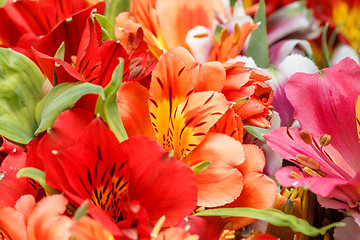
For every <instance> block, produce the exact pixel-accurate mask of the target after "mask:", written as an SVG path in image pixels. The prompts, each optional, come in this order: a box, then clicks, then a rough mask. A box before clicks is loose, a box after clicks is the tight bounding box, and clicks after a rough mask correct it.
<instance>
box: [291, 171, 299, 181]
mask: <svg viewBox="0 0 360 240" xmlns="http://www.w3.org/2000/svg"><path fill="white" fill-rule="evenodd" d="M290 177H292V178H295V179H300V178H302V177H301V176H300V175H299V174H298V173H297V172H294V171H291V172H290Z"/></svg>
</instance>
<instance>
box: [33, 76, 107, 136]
mask: <svg viewBox="0 0 360 240" xmlns="http://www.w3.org/2000/svg"><path fill="white" fill-rule="evenodd" d="M86 94H97V95H100V96H101V97H102V98H104V90H103V89H102V87H101V86H98V85H94V84H91V83H83V82H77V83H70V82H67V83H61V84H59V85H57V86H55V87H54V88H53V89H51V91H50V92H49V93H48V94H47V95H46V96H45V97H44V98H43V99H42V100H41V102H39V104H38V105H37V106H36V110H35V115H36V121H37V122H38V123H39V127H38V129H36V131H35V134H38V133H40V132H42V131H44V130H46V129H48V128H49V127H51V126H52V125H53V124H54V122H55V120H56V118H57V117H58V116H59V114H60V113H62V112H63V111H65V110H67V109H70V108H72V107H73V106H74V104H75V103H76V102H77V101H78V100H79V99H80V98H81V97H82V96H84V95H86Z"/></svg>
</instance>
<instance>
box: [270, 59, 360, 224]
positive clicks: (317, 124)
mask: <svg viewBox="0 0 360 240" xmlns="http://www.w3.org/2000/svg"><path fill="white" fill-rule="evenodd" d="M359 74H360V66H359V65H358V64H357V63H356V62H354V61H353V60H351V59H350V58H346V59H344V60H342V61H341V62H339V63H338V64H337V65H335V66H333V67H331V68H327V69H324V70H322V71H321V72H319V73H317V74H313V75H310V74H304V73H297V74H295V75H293V76H292V77H291V79H290V80H289V82H288V83H287V85H286V88H285V91H286V95H287V97H288V99H289V101H290V102H291V104H292V105H293V107H294V109H295V111H294V118H295V119H297V120H298V121H299V122H300V124H301V128H302V129H303V130H302V131H300V130H299V129H292V128H289V129H287V128H279V129H276V130H274V131H272V132H270V133H268V134H266V135H265V138H266V141H267V143H268V144H269V145H270V147H271V148H272V149H273V150H274V151H275V152H277V153H278V154H279V155H280V156H281V157H282V158H284V159H287V160H289V161H291V162H293V163H295V164H297V165H298V166H300V167H301V169H302V171H300V170H299V169H298V168H296V167H285V168H282V169H281V170H279V171H278V172H277V173H276V175H275V176H276V178H277V179H278V181H279V183H280V184H282V185H284V186H288V187H290V186H293V187H300V186H304V187H307V188H309V189H310V190H311V191H312V192H314V193H315V194H317V195H318V199H319V200H320V203H321V204H322V205H323V206H325V207H331V208H335V209H348V210H349V209H350V210H351V211H354V212H355V213H356V214H357V215H355V216H356V217H355V219H357V222H358V224H359V223H360V221H359V218H358V216H359V212H360V211H359V202H358V201H359V200H360V193H359V183H360V162H359V159H360V144H359V139H358V134H357V133H358V131H359V115H360V109H359V108H360V107H359V106H360V105H359V100H358V96H359V95H360V87H359V86H360V85H359V84H358V83H357V80H358V76H359ZM357 102H358V103H357ZM355 106H356V108H355ZM355 109H356V110H355ZM305 130H307V131H305Z"/></svg>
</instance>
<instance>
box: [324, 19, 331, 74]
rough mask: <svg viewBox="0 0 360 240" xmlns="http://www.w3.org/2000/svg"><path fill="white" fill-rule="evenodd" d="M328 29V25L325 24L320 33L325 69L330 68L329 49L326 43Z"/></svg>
mask: <svg viewBox="0 0 360 240" xmlns="http://www.w3.org/2000/svg"><path fill="white" fill-rule="evenodd" d="M328 27H329V23H326V24H325V26H324V29H323V33H322V52H323V57H324V61H325V67H330V58H329V49H328V45H327V42H326V37H327V31H328Z"/></svg>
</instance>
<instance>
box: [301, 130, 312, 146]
mask: <svg viewBox="0 0 360 240" xmlns="http://www.w3.org/2000/svg"><path fill="white" fill-rule="evenodd" d="M300 137H301V139H302V140H303V141H304V142H305V143H306V144H311V143H312V137H311V135H310V133H309V131H308V130H301V131H300Z"/></svg>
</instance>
